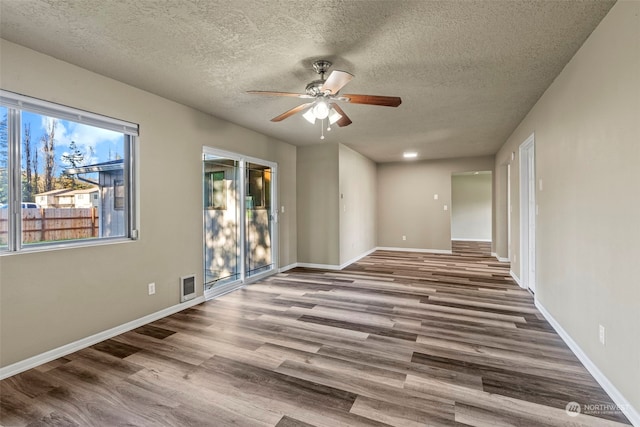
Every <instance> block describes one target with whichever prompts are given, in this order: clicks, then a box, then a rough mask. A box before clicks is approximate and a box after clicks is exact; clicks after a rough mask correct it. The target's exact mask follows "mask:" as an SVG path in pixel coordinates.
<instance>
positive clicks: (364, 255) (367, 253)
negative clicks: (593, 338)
mask: <svg viewBox="0 0 640 427" xmlns="http://www.w3.org/2000/svg"><path fill="white" fill-rule="evenodd" d="M377 250H378V248H371V249H369V250H368V251H366V252H364V253H362V254H360V255H358V256H357V257H355V258H352V259H350V260H349V261H347V262H345V263H343V264H341V265H340V270H342V269H343V268H346V267H348V266H349V265H351V264H353V263H354V262H358V261H360V260H361V259H362V258H364V257H366V256H367V255H371V254H372V253H374V252H375V251H377Z"/></svg>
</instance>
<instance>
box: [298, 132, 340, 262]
mask: <svg viewBox="0 0 640 427" xmlns="http://www.w3.org/2000/svg"><path fill="white" fill-rule="evenodd" d="M338 150H339V148H338V144H336V143H333V142H323V143H321V144H315V145H310V146H306V147H299V148H298V155H297V161H298V165H297V167H298V172H297V177H298V178H297V201H298V205H297V206H298V262H301V263H308V264H325V265H339V264H340V237H339V231H340V216H339V212H338V174H339V172H338V157H339V154H338Z"/></svg>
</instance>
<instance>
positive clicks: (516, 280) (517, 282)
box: [509, 270, 522, 288]
mask: <svg viewBox="0 0 640 427" xmlns="http://www.w3.org/2000/svg"><path fill="white" fill-rule="evenodd" d="M509 274H510V275H511V277H512V278H513V280H514V281H515V282H516V284H517V285H518V286H520V287H521V288H522V282H520V278H519V277H518V276H517V275H516V273H514V272H513V270H512V271H509Z"/></svg>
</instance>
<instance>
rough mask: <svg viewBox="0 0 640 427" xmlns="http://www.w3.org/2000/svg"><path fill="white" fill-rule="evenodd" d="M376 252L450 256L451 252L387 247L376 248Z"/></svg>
mask: <svg viewBox="0 0 640 427" xmlns="http://www.w3.org/2000/svg"><path fill="white" fill-rule="evenodd" d="M376 250H380V251H398V252H424V253H430V254H445V255H451V253H452V252H451V251H450V250H447V249H419V248H394V247H389V246H378V247H377V248H376Z"/></svg>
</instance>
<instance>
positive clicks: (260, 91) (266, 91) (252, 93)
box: [247, 90, 313, 98]
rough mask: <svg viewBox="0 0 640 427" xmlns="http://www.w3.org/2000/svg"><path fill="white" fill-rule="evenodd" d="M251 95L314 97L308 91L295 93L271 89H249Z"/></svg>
mask: <svg viewBox="0 0 640 427" xmlns="http://www.w3.org/2000/svg"><path fill="white" fill-rule="evenodd" d="M247 93H248V94H249V95H268V96H291V97H293V98H313V96H311V95H307V94H306V93H294V92H272V91H269V90H248V91H247Z"/></svg>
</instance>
